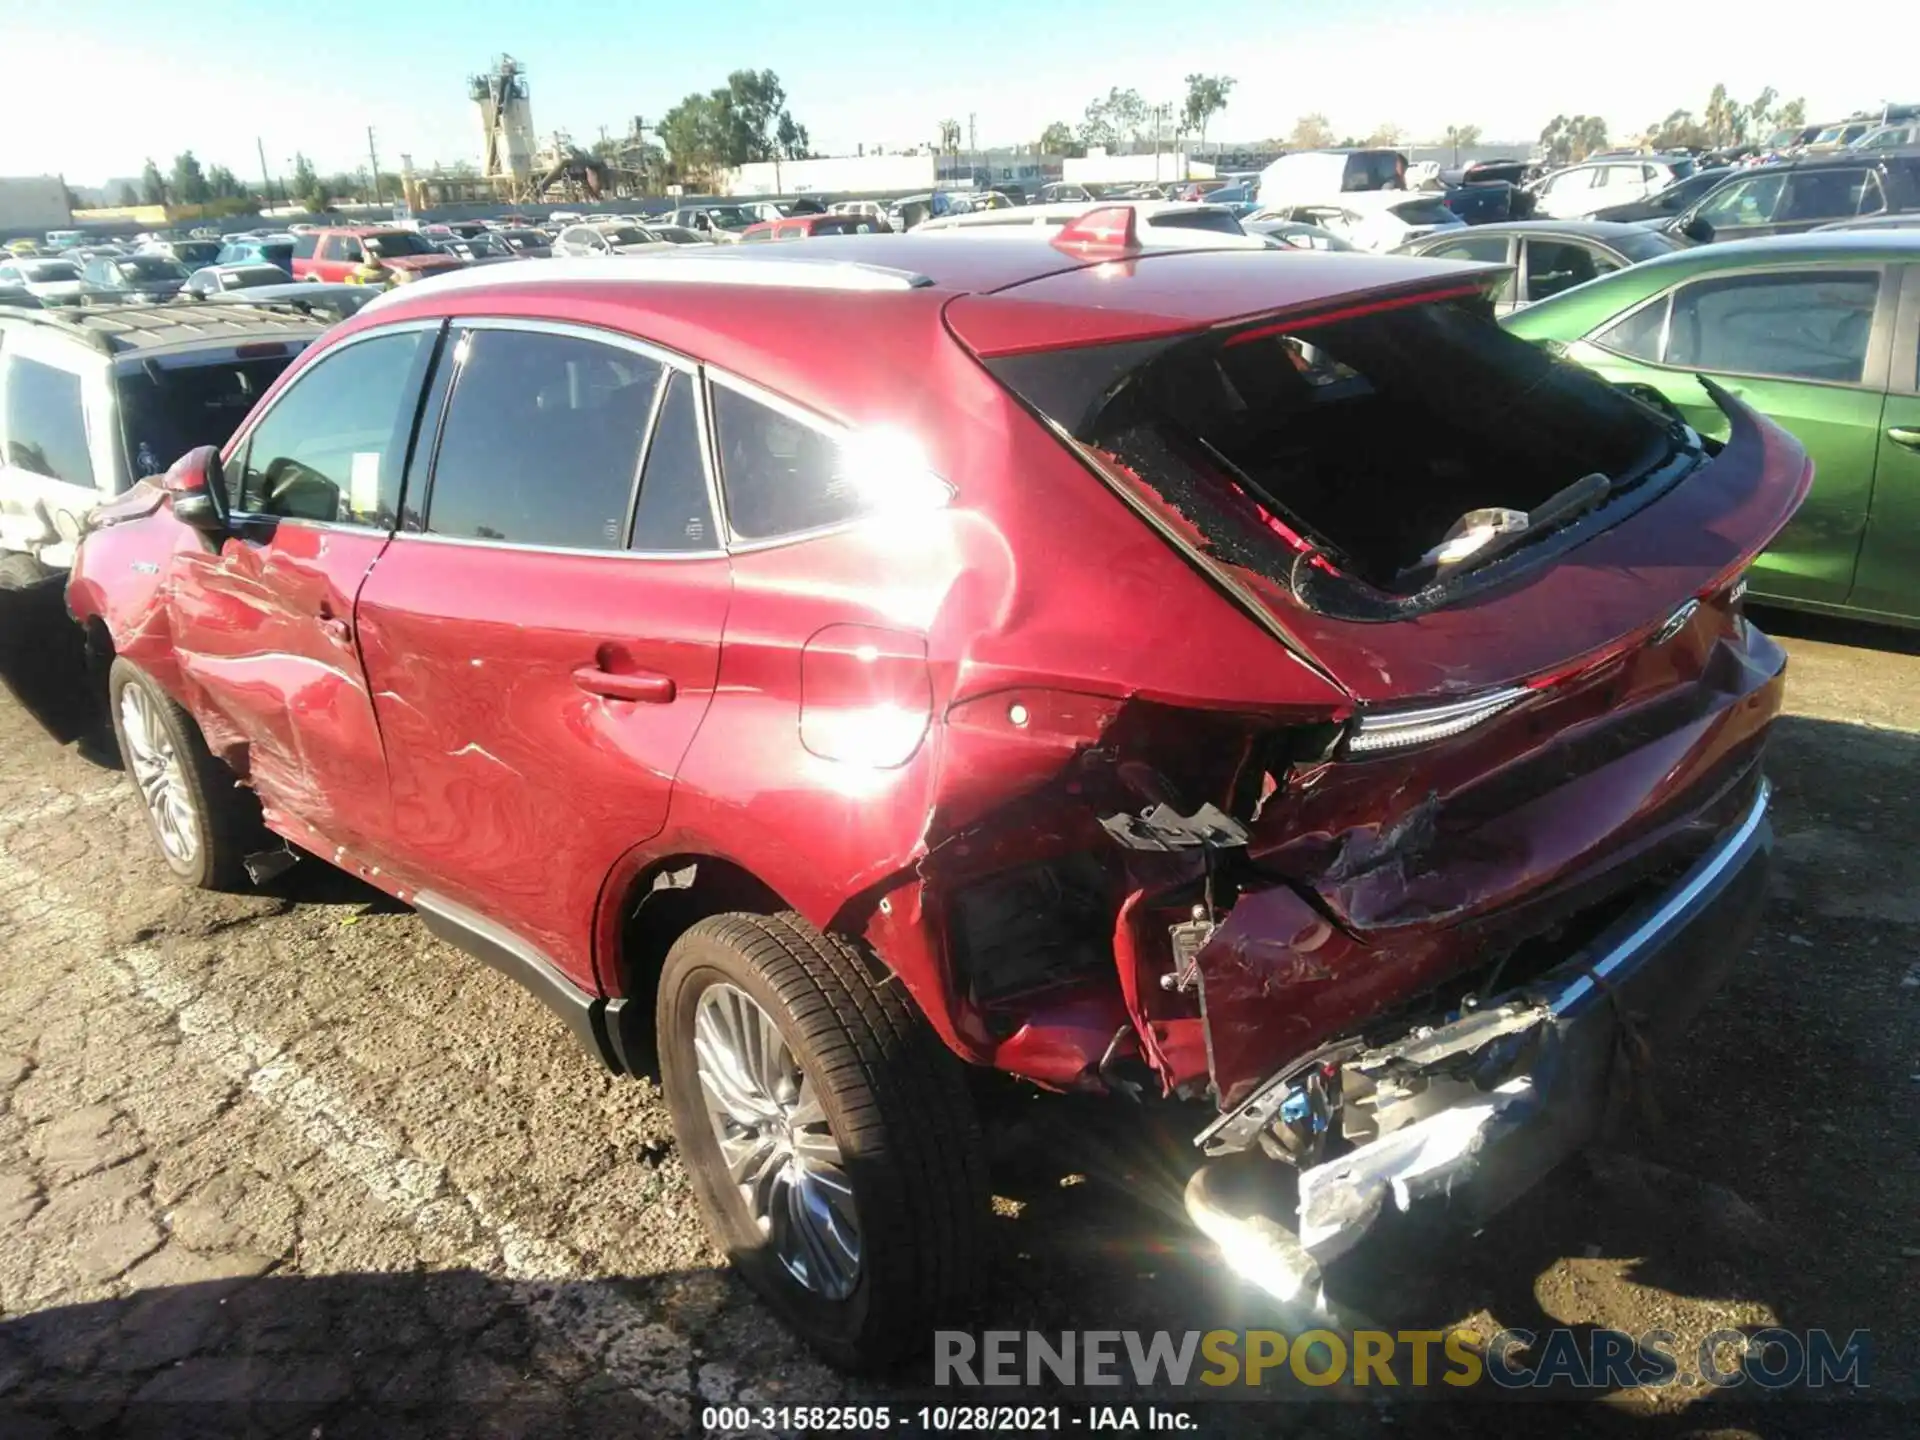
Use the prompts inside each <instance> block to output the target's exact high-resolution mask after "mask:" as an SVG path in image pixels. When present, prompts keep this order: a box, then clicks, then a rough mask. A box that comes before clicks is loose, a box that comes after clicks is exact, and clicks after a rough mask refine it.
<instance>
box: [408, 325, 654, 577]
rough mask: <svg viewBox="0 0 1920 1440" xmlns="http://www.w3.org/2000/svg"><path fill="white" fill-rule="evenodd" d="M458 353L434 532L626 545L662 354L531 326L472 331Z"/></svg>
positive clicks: (437, 474)
mask: <svg viewBox="0 0 1920 1440" xmlns="http://www.w3.org/2000/svg"><path fill="white" fill-rule="evenodd" d="M460 354H461V357H462V358H461V360H460V369H459V375H458V378H457V379H456V380H455V382H454V387H453V398H452V399H451V400H450V401H449V402H448V405H447V414H446V419H445V421H444V422H443V424H442V426H441V431H440V450H439V454H438V455H437V457H436V458H435V460H434V466H433V489H432V493H431V495H430V497H429V500H428V511H427V526H426V528H427V530H428V532H429V533H431V534H435V535H446V536H449V537H452V538H456V539H464V540H503V541H508V542H511V543H514V544H519V545H544V546H553V547H558V548H565V549H573V550H618V549H620V548H621V547H622V546H623V545H624V543H625V538H626V524H627V507H628V503H629V500H630V499H631V497H632V495H633V483H634V475H635V472H636V471H637V470H638V469H639V467H640V446H641V443H642V441H643V440H644V438H645V436H646V430H647V421H648V419H649V418H650V416H651V415H652V413H653V398H654V390H655V388H656V387H657V386H658V384H659V381H660V372H661V369H662V366H661V365H660V363H659V362H658V361H657V360H650V359H648V358H647V357H646V356H644V355H637V354H635V353H634V352H633V351H631V350H627V349H623V348H620V347H616V346H612V345H603V344H601V343H600V342H598V341H595V340H585V339H581V338H579V337H577V336H572V335H549V334H544V333H540V332H536V331H525V330H472V331H469V332H468V333H467V335H466V338H465V339H463V340H462V341H461V345H460Z"/></svg>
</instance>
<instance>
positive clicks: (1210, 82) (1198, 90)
mask: <svg viewBox="0 0 1920 1440" xmlns="http://www.w3.org/2000/svg"><path fill="white" fill-rule="evenodd" d="M1234 84H1235V81H1234V78H1233V77H1232V76H1231V75H1189V76H1187V100H1186V104H1185V105H1183V106H1182V107H1181V110H1180V129H1181V131H1182V133H1184V134H1188V135H1198V136H1199V137H1200V148H1201V149H1202V150H1204V149H1206V147H1207V125H1208V123H1209V122H1210V121H1211V120H1212V119H1213V117H1214V116H1216V115H1218V114H1219V113H1220V112H1221V111H1222V110H1224V109H1226V108H1227V96H1228V95H1229V94H1230V93H1231V92H1232V90H1233V87H1234Z"/></svg>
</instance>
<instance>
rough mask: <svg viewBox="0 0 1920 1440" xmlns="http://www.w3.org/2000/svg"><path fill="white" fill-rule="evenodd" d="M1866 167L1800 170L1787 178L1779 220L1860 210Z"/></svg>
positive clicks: (1834, 216) (1867, 173) (1829, 216)
mask: <svg viewBox="0 0 1920 1440" xmlns="http://www.w3.org/2000/svg"><path fill="white" fill-rule="evenodd" d="M1872 174H1873V172H1872V171H1870V170H1802V171H1800V172H1799V173H1798V174H1796V175H1793V176H1791V177H1789V179H1788V180H1787V194H1786V199H1785V201H1784V202H1783V203H1782V205H1781V207H1780V210H1779V213H1778V215H1777V217H1776V218H1778V219H1780V220H1787V221H1792V220H1840V219H1844V218H1846V217H1847V216H1849V215H1858V214H1859V213H1860V201H1861V197H1862V196H1863V195H1864V194H1865V193H1866V189H1867V181H1868V180H1869V179H1871V178H1872Z"/></svg>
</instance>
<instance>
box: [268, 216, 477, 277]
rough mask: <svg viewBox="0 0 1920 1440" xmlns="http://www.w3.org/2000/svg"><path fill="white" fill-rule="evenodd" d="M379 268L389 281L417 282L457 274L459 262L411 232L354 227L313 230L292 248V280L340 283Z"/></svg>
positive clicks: (364, 226)
mask: <svg viewBox="0 0 1920 1440" xmlns="http://www.w3.org/2000/svg"><path fill="white" fill-rule="evenodd" d="M370 264H372V265H378V266H379V267H380V268H381V269H382V270H385V271H387V272H388V276H389V279H390V280H393V281H401V280H417V279H419V278H420V277H421V276H422V275H431V274H435V273H437V272H439V271H442V270H458V269H459V268H460V264H461V262H460V260H459V259H458V257H456V256H453V255H449V254H447V253H446V252H445V251H443V250H439V249H436V248H435V247H434V245H433V243H432V242H431V241H429V240H427V239H426V237H424V236H422V235H417V234H415V233H414V232H413V231H411V230H395V229H391V228H388V229H380V228H378V227H375V226H369V225H356V226H350V227H347V228H343V229H337V230H312V231H309V232H308V233H306V234H305V235H302V236H300V237H299V239H298V240H297V242H296V243H295V244H294V247H293V278H294V279H296V280H332V281H340V280H347V279H350V278H352V276H353V275H354V274H355V273H356V272H358V271H360V270H363V269H365V268H366V267H367V266H368V265H370Z"/></svg>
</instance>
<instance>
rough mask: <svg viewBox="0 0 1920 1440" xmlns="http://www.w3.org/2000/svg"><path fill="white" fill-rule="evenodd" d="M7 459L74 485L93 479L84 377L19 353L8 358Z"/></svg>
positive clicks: (1, 430)
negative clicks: (82, 397) (82, 396)
mask: <svg viewBox="0 0 1920 1440" xmlns="http://www.w3.org/2000/svg"><path fill="white" fill-rule="evenodd" d="M6 391H7V395H6V416H5V420H4V423H3V424H0V434H4V435H5V436H6V442H7V463H8V464H9V465H14V466H18V467H19V468H20V469H22V470H31V471H32V472H33V473H34V474H36V475H46V476H48V477H50V478H52V479H54V480H64V481H66V482H67V483H68V484H69V485H91V484H93V457H92V455H91V454H89V453H88V450H87V417H86V411H85V410H84V409H83V408H82V406H81V401H80V377H79V376H78V375H74V374H71V373H69V372H68V371H65V370H56V369H55V368H54V367H53V366H51V365H42V364H41V363H40V362H39V361H38V360H27V359H24V358H22V357H21V356H18V355H15V356H12V357H11V358H9V359H8V360H7V362H6Z"/></svg>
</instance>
